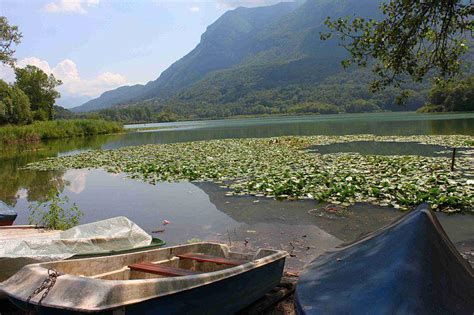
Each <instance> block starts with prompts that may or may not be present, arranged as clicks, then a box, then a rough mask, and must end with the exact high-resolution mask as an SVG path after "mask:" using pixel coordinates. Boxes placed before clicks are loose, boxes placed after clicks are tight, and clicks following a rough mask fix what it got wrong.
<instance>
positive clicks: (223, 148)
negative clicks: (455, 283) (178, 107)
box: [28, 135, 474, 213]
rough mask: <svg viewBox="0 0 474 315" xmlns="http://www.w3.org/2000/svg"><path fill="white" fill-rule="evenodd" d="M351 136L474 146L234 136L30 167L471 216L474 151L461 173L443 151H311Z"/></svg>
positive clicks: (462, 161)
mask: <svg viewBox="0 0 474 315" xmlns="http://www.w3.org/2000/svg"><path fill="white" fill-rule="evenodd" d="M352 141H395V142H421V143H425V144H437V145H439V144H442V145H445V146H447V147H458V148H460V147H464V148H471V149H472V148H474V138H473V137H472V136H407V137H393V136H373V135H354V136H311V137H280V138H270V139H227V140H213V141H203V142H190V143H176V144H162V145H145V146H137V147H126V148H120V149H117V150H98V151H89V152H85V153H81V154H79V155H74V156H64V157H58V158H51V159H47V160H44V161H40V162H37V163H32V164H30V165H29V166H28V168H29V169H34V170H57V169H68V168H105V169H106V170H108V171H110V172H115V173H118V172H124V173H127V174H129V175H130V176H131V177H133V178H140V179H143V180H145V181H148V182H150V183H156V182H158V181H179V180H189V181H212V182H215V183H219V184H220V185H223V186H225V187H227V188H229V192H228V194H229V195H256V196H267V197H271V198H278V199H314V200H316V201H319V202H330V203H334V204H341V205H343V206H348V205H350V204H353V203H355V202H369V203H373V204H378V205H383V206H391V207H395V208H400V209H407V208H409V207H412V206H414V205H417V204H420V203H422V202H428V203H429V204H430V205H431V207H432V208H433V209H436V210H440V211H444V212H470V213H472V211H473V206H474V185H473V180H472V179H470V178H472V176H473V174H472V169H471V168H472V158H473V157H472V152H473V151H466V154H464V155H461V156H459V157H458V158H457V160H456V168H455V170H454V171H451V170H450V162H451V161H450V159H449V158H446V157H442V156H440V157H422V156H415V155H401V156H381V155H361V154H358V153H337V154H328V155H324V154H318V153H313V152H310V151H308V150H307V148H308V147H310V146H312V145H327V144H331V143H342V142H352ZM401 145H402V144H401ZM470 176H471V177H470Z"/></svg>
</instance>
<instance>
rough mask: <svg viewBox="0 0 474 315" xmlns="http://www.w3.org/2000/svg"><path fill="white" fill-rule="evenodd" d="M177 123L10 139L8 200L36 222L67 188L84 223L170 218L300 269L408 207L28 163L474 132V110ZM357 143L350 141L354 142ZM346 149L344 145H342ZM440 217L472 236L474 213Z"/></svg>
mask: <svg viewBox="0 0 474 315" xmlns="http://www.w3.org/2000/svg"><path fill="white" fill-rule="evenodd" d="M170 125H173V124H170ZM174 125H177V126H178V127H179V129H176V130H175V129H168V130H162V131H154V132H132V133H126V134H120V135H113V136H97V137H90V138H76V139H64V140H56V141H50V142H47V143H45V144H37V145H30V146H9V147H6V148H5V147H2V149H1V152H0V199H1V200H5V201H7V202H8V203H9V204H11V205H14V206H15V209H16V210H17V212H18V213H19V217H18V219H17V221H16V223H17V224H24V223H27V222H28V210H27V208H28V205H29V204H30V203H31V202H34V201H41V200H44V199H45V197H46V196H47V194H48V192H49V191H50V190H51V189H52V188H54V189H56V190H58V191H60V192H61V193H62V195H67V196H68V197H69V198H70V200H71V202H75V203H77V205H78V206H79V208H80V209H81V210H82V211H84V213H85V216H84V218H83V220H82V221H83V222H84V223H85V222H92V221H96V220H100V219H105V218H109V217H113V216H119V215H124V216H127V217H129V218H130V219H132V220H133V221H135V222H137V223H138V224H139V225H140V226H142V227H143V228H144V229H145V230H147V231H148V232H151V231H153V230H158V229H162V228H163V226H162V225H161V222H162V221H163V220H164V219H167V220H169V221H171V224H169V225H167V226H166V227H164V228H165V231H164V232H163V233H161V234H157V235H156V236H158V237H161V238H163V239H165V240H166V241H167V242H168V244H170V245H173V244H178V243H185V242H186V241H188V240H190V239H193V238H198V239H202V240H215V241H220V242H231V243H232V244H233V246H237V247H241V248H242V249H244V250H245V249H248V248H252V247H262V246H270V247H274V248H282V249H285V250H288V251H290V252H292V253H293V254H294V255H295V257H293V258H291V259H290V260H289V265H290V266H294V267H296V268H298V267H300V266H302V264H304V263H305V262H307V261H308V260H309V259H310V258H311V257H314V256H316V255H319V254H320V253H322V252H323V251H324V250H326V249H328V248H331V247H333V246H335V245H337V244H339V243H341V242H343V241H351V240H353V239H355V238H357V237H359V236H360V235H361V234H363V233H367V232H370V231H373V230H374V229H377V228H378V227H381V226H383V225H385V224H386V223H388V222H391V221H392V220H393V219H394V218H396V217H398V216H400V215H401V212H398V211H395V210H393V209H387V208H383V207H373V206H367V205H356V206H354V207H352V208H351V209H350V210H351V212H352V215H351V216H350V217H349V218H348V219H330V218H327V217H325V216H318V215H314V213H315V212H311V213H312V214H311V213H309V210H312V209H314V208H315V207H317V204H315V203H314V202H310V201H304V202H303V201H301V202H288V201H286V202H279V201H275V200H272V199H266V198H253V197H225V195H224V192H223V191H222V189H220V188H219V187H218V186H216V185H213V184H205V183H200V184H192V183H187V182H186V183H185V182H183V183H159V184H157V185H155V186H154V185H149V184H146V183H144V182H141V181H137V180H131V179H126V178H124V177H123V175H114V174H109V173H106V172H105V171H101V170H92V171H88V170H68V171H66V172H64V171H55V172H36V171H27V170H22V169H21V168H22V167H23V166H24V165H25V164H27V163H29V162H33V161H36V160H39V159H44V158H47V157H51V156H57V155H63V154H76V153H78V152H82V151H84V150H91V149H100V148H102V149H112V148H118V147H123V146H129V145H140V144H149V143H172V142H182V141H194V140H207V139H221V138H242V137H271V136H280V135H315V134H328V135H329V134H331V135H338V134H360V133H373V134H380V135H399V134H400V135H402V134H471V135H473V134H474V114H455V115H453V114H448V115H430V116H423V115H416V114H407V113H393V114H356V115H339V116H324V117H323V116H322V117H314V116H312V117H309V116H305V117H292V118H291V119H288V118H282V117H277V118H267V119H247V120H242V119H241V120H229V121H212V122H209V121H207V122H192V123H189V122H181V123H176V124H174ZM352 145H353V144H346V146H349V147H350V146H352ZM355 145H356V146H357V144H355ZM371 146H372V147H371ZM373 146H377V144H373V143H372V144H370V145H366V144H364V145H363V146H359V149H358V150H360V149H361V148H362V147H363V148H364V150H366V151H367V152H370V151H372V152H373V151H377V150H378V151H377V152H382V151H384V150H385V151H387V150H388V151H392V152H393V151H394V150H398V151H397V152H399V153H398V154H405V153H406V152H407V151H406V150H409V151H410V152H415V154H421V155H423V154H431V153H429V152H427V153H423V152H424V151H423V150H428V149H429V150H432V151H434V150H437V149H438V148H437V147H436V146H433V147H431V146H423V149H421V148H420V147H419V145H417V144H406V145H405V144H403V145H400V144H397V147H398V149H395V148H394V147H390V148H383V149H380V147H373ZM389 146H392V145H391V144H389ZM427 148H428V149H427ZM333 149H334V148H333ZM353 149H354V148H349V150H353ZM337 150H340V151H341V150H344V148H342V147H339V148H337ZM420 150H421V151H420ZM422 151H423V152H422ZM439 217H440V218H441V220H442V223H443V224H446V228H447V232H448V234H449V236H450V237H452V238H453V240H454V241H455V242H459V241H462V242H463V244H472V242H471V240H472V239H474V236H473V233H474V231H473V230H472V226H474V216H459V215H456V216H453V217H447V216H444V215H443V214H439Z"/></svg>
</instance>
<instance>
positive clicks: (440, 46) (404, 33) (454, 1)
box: [321, 0, 474, 91]
mask: <svg viewBox="0 0 474 315" xmlns="http://www.w3.org/2000/svg"><path fill="white" fill-rule="evenodd" d="M380 9H381V11H382V13H383V18H382V19H380V20H379V21H378V20H376V19H374V18H373V17H371V18H369V19H366V18H363V17H357V18H354V19H351V18H350V17H349V15H348V16H347V17H345V18H338V19H331V18H328V19H327V20H326V22H325V23H326V25H328V26H329V27H330V28H331V29H333V31H335V32H336V33H337V35H338V36H339V38H340V40H341V42H342V43H343V46H344V47H345V48H346V49H347V51H348V52H349V54H350V56H349V58H347V59H345V60H344V61H343V62H342V63H343V65H344V66H348V65H350V64H357V65H359V66H362V67H365V66H367V65H370V64H371V61H372V60H375V63H374V64H373V71H374V73H375V74H376V75H377V79H376V80H374V81H373V82H372V84H371V87H372V89H373V90H374V91H379V90H381V89H383V88H384V87H386V86H387V85H392V84H393V85H395V86H400V84H401V83H403V82H404V81H405V80H406V78H407V76H408V77H410V78H411V79H412V80H413V81H415V82H421V80H422V79H423V78H424V77H426V76H427V74H428V73H429V72H432V73H434V74H435V76H437V77H441V78H452V77H454V76H455V75H456V74H458V73H459V72H460V70H461V63H462V60H461V55H463V54H464V53H465V52H466V51H467V50H468V44H469V41H470V40H472V33H473V31H474V21H473V20H472V15H473V9H472V3H471V1H464V0H448V1H438V0H414V1H406V0H390V1H388V3H382V4H381V7H380ZM331 35H333V34H332V33H322V34H321V39H323V40H326V39H328V38H330V37H331Z"/></svg>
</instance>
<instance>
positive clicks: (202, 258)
mask: <svg viewBox="0 0 474 315" xmlns="http://www.w3.org/2000/svg"><path fill="white" fill-rule="evenodd" d="M176 256H177V257H179V258H180V259H191V260H195V261H198V262H211V263H215V264H220V265H227V266H239V265H242V264H244V263H246V262H247V261H245V260H237V259H227V258H223V257H218V256H211V255H206V254H200V253H188V254H180V255H176Z"/></svg>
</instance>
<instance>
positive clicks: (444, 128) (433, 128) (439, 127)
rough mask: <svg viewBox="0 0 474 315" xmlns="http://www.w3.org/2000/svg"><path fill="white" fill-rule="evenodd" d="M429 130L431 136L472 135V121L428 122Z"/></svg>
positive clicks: (473, 132)
mask: <svg viewBox="0 0 474 315" xmlns="http://www.w3.org/2000/svg"><path fill="white" fill-rule="evenodd" d="M429 130H430V134H433V135H455V134H461V135H472V134H474V127H473V122H472V119H449V120H445V119H443V120H430V121H429Z"/></svg>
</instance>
